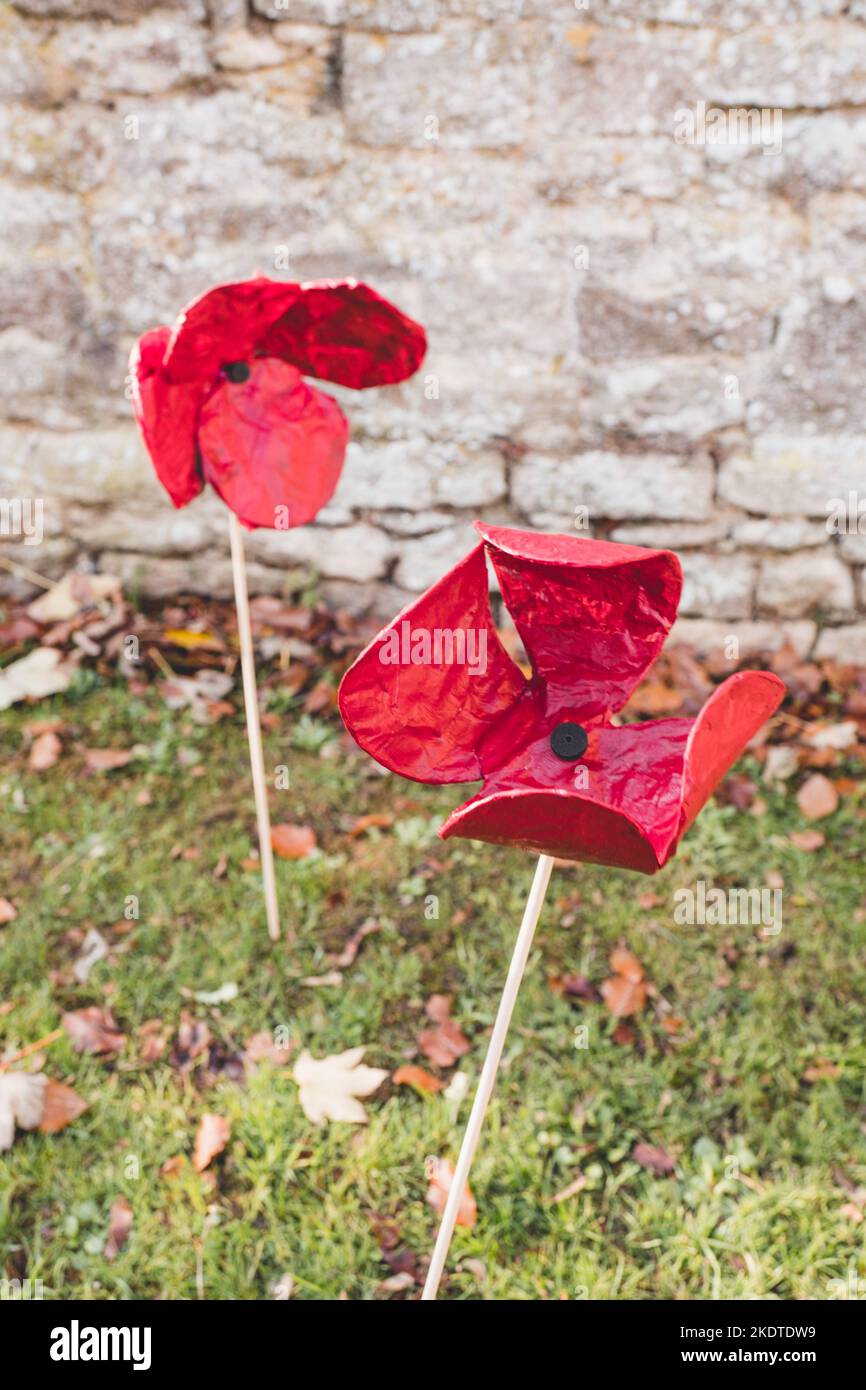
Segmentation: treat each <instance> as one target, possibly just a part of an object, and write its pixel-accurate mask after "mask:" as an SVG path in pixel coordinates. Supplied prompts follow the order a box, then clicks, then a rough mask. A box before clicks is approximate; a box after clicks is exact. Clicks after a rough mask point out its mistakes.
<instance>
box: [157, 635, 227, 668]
mask: <svg viewBox="0 0 866 1390" xmlns="http://www.w3.org/2000/svg"><path fill="white" fill-rule="evenodd" d="M162 635H163V638H164V640H165V641H166V642H170V643H171V645H172V646H173V647H182V648H183V650H184V651H186V652H196V651H210V652H221V651H224V650H225V643H224V642H221V641H220V639H219V638H218V637H215V636H214V634H213V633H212V632H191V631H190V629H189V628H184V627H170V628H168V629H167V630H166V631H165V632H164V633H163V634H162ZM173 659H174V658H172V660H173Z"/></svg>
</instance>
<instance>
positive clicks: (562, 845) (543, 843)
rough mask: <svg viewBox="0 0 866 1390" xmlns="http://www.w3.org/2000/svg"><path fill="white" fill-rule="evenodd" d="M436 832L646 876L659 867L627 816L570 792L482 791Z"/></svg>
mask: <svg viewBox="0 0 866 1390" xmlns="http://www.w3.org/2000/svg"><path fill="white" fill-rule="evenodd" d="M439 834H440V835H441V836H442V838H443V840H447V839H449V838H450V837H451V836H452V835H461V836H464V837H466V838H467V839H470V840H486V841H487V842H488V843H490V844H494V845H514V846H516V847H518V848H520V849H530V850H534V851H536V852H537V853H539V854H551V855H554V856H555V857H556V858H557V859H576V860H583V861H586V862H588V863H590V864H607V865H610V866H611V867H613V868H622V869H636V870H637V871H639V872H640V873H645V874H654V873H655V872H656V870H657V869H658V867H659V865H658V861H657V858H656V855H655V851H654V850H653V847H652V845H651V844H650V842H649V840H648V839H647V837H646V835H645V834H644V832H643V831H642V830H641V829H640V827H639V826H637V825H635V823H634V822H633V821H631V820H629V818H628V816H626V815H625V814H624V813H623V812H622V811H616V810H612V809H611V808H610V807H607V806H600V805H598V803H597V802H594V801H590V800H588V799H586V798H584V797H581V796H578V795H577V794H575V793H572V792H555V791H532V790H529V789H525V788H524V789H521V790H516V789H515V790H513V791H501V792H492V793H487V792H482V793H481V794H480V795H479V796H477V797H475V798H473V800H472V801H467V802H466V803H465V804H464V805H463V806H461V807H459V808H458V810H456V811H455V812H454V814H453V815H452V816H449V818H448V820H447V821H446V822H445V824H444V825H443V826H442V827H441V829H440V831H439Z"/></svg>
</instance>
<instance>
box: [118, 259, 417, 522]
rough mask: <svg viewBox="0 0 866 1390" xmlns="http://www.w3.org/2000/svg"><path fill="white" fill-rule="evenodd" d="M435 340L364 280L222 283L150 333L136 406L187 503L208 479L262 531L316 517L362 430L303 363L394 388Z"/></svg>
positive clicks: (172, 489)
mask: <svg viewBox="0 0 866 1390" xmlns="http://www.w3.org/2000/svg"><path fill="white" fill-rule="evenodd" d="M426 348H427V340H426V337H425V335H424V330H423V328H422V327H421V326H420V324H417V323H415V322H414V321H413V320H412V319H410V318H407V317H406V315H405V314H402V313H401V312H400V310H399V309H396V308H395V307H394V305H393V304H389V303H388V301H387V300H386V299H382V297H381V296H380V295H378V294H376V292H375V290H371V289H370V287H369V286H368V285H362V284H359V283H358V282H357V281H355V280H342V281H336V280H327V281H321V282H319V283H311V284H306V285H295V284H284V283H281V282H279V281H276V280H267V279H265V278H259V279H257V280H247V281H244V282H242V283H240V284H237V285H220V286H218V287H217V288H216V289H212V290H208V292H207V294H204V295H202V296H201V298H200V299H197V300H195V302H194V303H193V304H190V306H189V307H188V308H187V309H184V311H183V312H182V313H181V315H180V317H179V318H178V320H177V322H176V323H175V325H174V328H154V329H151V331H150V332H149V333H145V334H144V336H143V337H142V338H141V339H140V340H139V342H138V344H137V345H136V347H135V348H134V349H133V353H132V358H131V362H130V366H131V372H132V387H133V393H132V399H133V406H134V409H135V415H136V419H137V420H138V424H139V428H140V429H141V433H142V436H143V438H144V442H145V445H146V446H147V450H148V453H149V454H150V457H151V460H152V462H153V466H154V468H155V469H156V472H157V476H158V477H159V480H160V482H161V483H162V485H163V487H165V489H166V491H167V492H168V493H169V495H170V497H171V500H172V501H173V502H174V504H175V506H176V507H184V506H186V504H187V502H190V501H192V499H193V497H195V496H196V494H197V493H199V492H201V490H202V488H203V487H204V484H205V483H206V482H208V483H210V484H211V485H212V486H213V487H214V488H215V489H216V491H217V492H218V493H219V495H220V496H221V497H222V499H223V501H224V502H225V503H226V504H227V506H229V507H231V509H232V511H233V512H235V513H236V514H237V516H238V517H239V518H240V520H241V521H242V522H243V523H244V525H245V526H248V527H250V529H252V528H253V527H254V526H271V527H278V528H279V529H284V528H285V527H288V526H302V525H303V524H304V523H305V522H307V521H311V520H312V518H313V517H314V516H315V515H316V513H317V512H318V511H319V509H320V508H321V507H322V506H324V504H325V503H326V502H327V501H328V498H329V497H330V496H331V494H332V493H333V491H334V488H335V487H336V486H337V481H338V479H339V477H340V472H341V469H342V467H343V459H344V458H345V454H346V443H347V440H348V435H349V426H348V423H347V421H346V417H345V416H344V414H343V412H342V410H341V409H340V407H339V406H338V405H337V402H336V401H335V400H334V399H333V398H332V397H331V396H328V395H325V393H324V392H323V391H319V390H317V389H316V387H314V386H310V385H309V383H308V382H306V381H304V379H303V376H302V373H305V374H306V375H307V376H313V377H320V378H321V379H323V380H325V381H334V382H337V384H338V385H340V386H353V387H355V388H358V389H362V388H364V387H366V386H389V385H392V384H393V383H394V382H397V381H403V380H404V378H406V377H409V376H411V375H412V373H413V372H415V371H417V370H418V367H419V366H420V365H421V362H422V361H423V358H424V353H425V351H426Z"/></svg>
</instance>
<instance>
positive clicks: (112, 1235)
mask: <svg viewBox="0 0 866 1390" xmlns="http://www.w3.org/2000/svg"><path fill="white" fill-rule="evenodd" d="M131 1230H132V1207H131V1206H130V1205H129V1202H128V1201H127V1200H126V1198H125V1197H118V1198H117V1200H116V1201H115V1202H112V1205H111V1214H110V1216H109V1218H108V1239H107V1240H106V1242H105V1250H104V1251H103V1254H104V1255H105V1258H106V1259H107V1260H113V1259H115V1258H116V1257H117V1256H118V1255H119V1254H120V1252H121V1250H122V1249H123V1247H124V1245H125V1244H126V1242H127V1240H128V1239H129V1233H130V1231H131Z"/></svg>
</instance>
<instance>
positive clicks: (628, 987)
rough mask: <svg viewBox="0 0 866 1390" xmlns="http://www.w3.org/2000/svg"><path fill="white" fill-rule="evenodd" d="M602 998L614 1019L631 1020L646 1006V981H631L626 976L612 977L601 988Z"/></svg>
mask: <svg viewBox="0 0 866 1390" xmlns="http://www.w3.org/2000/svg"><path fill="white" fill-rule="evenodd" d="M601 997H602V999H603V1000H604V1002H605V1004H606V1005H607V1007H608V1009H609V1010H610V1012H611V1013H612V1014H613V1016H614V1018H629V1017H630V1015H631V1014H636V1013H639V1012H640V1010H641V1009H642V1008H643V1007H644V1005H645V1004H646V998H647V985H646V981H645V980H629V979H627V978H626V976H625V975H612V976H611V977H610V979H609V980H605V981H604V982H603V983H602V986H601Z"/></svg>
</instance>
